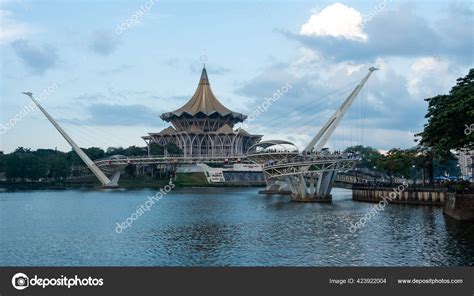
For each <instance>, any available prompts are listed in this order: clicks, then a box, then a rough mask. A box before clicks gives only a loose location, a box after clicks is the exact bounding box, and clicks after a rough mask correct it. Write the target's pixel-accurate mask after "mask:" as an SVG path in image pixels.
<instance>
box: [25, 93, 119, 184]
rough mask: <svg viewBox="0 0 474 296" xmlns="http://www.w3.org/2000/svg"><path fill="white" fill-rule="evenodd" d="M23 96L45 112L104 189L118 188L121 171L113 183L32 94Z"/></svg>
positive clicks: (115, 175)
mask: <svg viewBox="0 0 474 296" xmlns="http://www.w3.org/2000/svg"><path fill="white" fill-rule="evenodd" d="M23 94H25V95H27V96H28V97H30V99H31V100H32V101H33V103H35V105H36V106H38V108H39V109H40V110H41V112H43V114H44V116H46V118H48V120H49V121H50V122H51V123H52V124H53V126H54V127H55V128H56V129H57V130H58V132H59V133H60V134H61V135H62V136H63V137H64V139H65V140H66V141H67V142H68V143H69V145H71V147H72V149H74V151H75V152H76V153H77V155H78V156H79V157H80V158H81V159H82V161H84V163H85V164H86V165H87V167H88V168H89V169H90V170H91V171H92V173H93V174H94V175H95V176H96V177H97V179H99V181H100V183H102V186H104V187H116V186H117V182H118V179H119V178H120V174H121V172H120V171H117V172H115V173H114V176H113V178H112V181H111V180H110V179H109V178H108V177H107V176H106V175H105V174H104V173H103V172H102V171H101V170H100V169H99V168H98V167H97V166H96V164H95V163H94V162H93V161H92V160H91V159H90V158H89V156H87V154H85V153H84V151H82V149H81V148H80V147H79V146H78V145H77V144H76V143H75V142H74V141H73V140H72V139H71V137H70V136H69V135H68V134H67V133H66V132H65V131H64V130H63V129H62V127H61V126H59V124H58V123H57V122H56V120H54V118H53V117H51V115H49V113H48V112H47V111H46V110H45V109H44V108H43V106H41V104H40V103H39V102H38V101H37V100H36V99H35V98H34V97H33V94H32V93H31V92H24V93H23Z"/></svg>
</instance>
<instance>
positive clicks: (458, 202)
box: [443, 193, 474, 221]
mask: <svg viewBox="0 0 474 296" xmlns="http://www.w3.org/2000/svg"><path fill="white" fill-rule="evenodd" d="M443 213H444V214H445V215H447V216H449V217H452V218H454V219H456V220H458V221H474V194H462V193H448V195H447V198H446V204H445V206H444V210H443Z"/></svg>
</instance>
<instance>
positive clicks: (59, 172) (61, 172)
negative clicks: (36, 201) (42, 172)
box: [47, 155, 69, 179]
mask: <svg viewBox="0 0 474 296" xmlns="http://www.w3.org/2000/svg"><path fill="white" fill-rule="evenodd" d="M47 164H48V170H49V177H51V178H53V179H60V178H66V177H67V176H68V173H69V163H68V161H67V159H66V157H65V156H63V155H58V156H51V157H49V158H48V161H47Z"/></svg>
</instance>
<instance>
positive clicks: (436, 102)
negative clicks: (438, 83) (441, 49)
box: [417, 69, 474, 159]
mask: <svg viewBox="0 0 474 296" xmlns="http://www.w3.org/2000/svg"><path fill="white" fill-rule="evenodd" d="M425 101H427V102H428V112H427V113H426V115H425V118H427V119H428V123H427V124H425V126H424V130H423V132H421V133H418V134H417V136H420V137H421V139H420V144H421V145H423V146H425V147H430V148H432V149H433V150H434V153H435V154H437V155H439V156H441V157H442V158H445V159H448V158H449V157H450V150H452V149H455V150H459V149H463V148H464V149H473V148H474V130H473V131H471V132H470V133H469V132H465V130H466V126H468V127H470V125H471V124H474V69H471V70H470V71H469V73H468V74H467V75H466V76H465V77H462V78H459V79H457V83H456V85H455V86H453V88H452V89H451V91H450V92H449V94H448V95H438V96H435V97H432V98H428V99H425ZM466 131H469V130H466Z"/></svg>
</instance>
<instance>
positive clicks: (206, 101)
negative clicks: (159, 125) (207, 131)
mask: <svg viewBox="0 0 474 296" xmlns="http://www.w3.org/2000/svg"><path fill="white" fill-rule="evenodd" d="M185 113H186V114H189V115H191V116H195V115H196V114H198V113H203V114H204V115H207V116H209V115H212V114H214V113H217V114H219V115H220V116H222V117H224V116H232V117H234V118H236V119H237V121H241V122H242V121H244V120H245V118H247V116H246V115H243V114H241V113H238V112H234V111H231V110H229V109H228V108H227V107H225V106H224V105H222V104H221V102H219V100H218V99H217V98H216V96H215V95H214V94H213V93H212V90H211V85H210V84H209V78H208V77H207V71H206V68H203V69H202V73H201V78H200V80H199V85H198V87H197V89H196V91H195V92H194V95H193V96H192V97H191V99H190V100H189V101H188V102H187V103H186V104H185V105H184V106H182V107H181V108H179V109H177V110H175V111H172V112H166V113H163V114H162V115H161V118H162V119H163V120H166V121H168V120H169V119H170V118H171V117H172V116H176V117H180V116H182V115H183V114H185Z"/></svg>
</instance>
